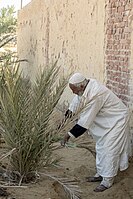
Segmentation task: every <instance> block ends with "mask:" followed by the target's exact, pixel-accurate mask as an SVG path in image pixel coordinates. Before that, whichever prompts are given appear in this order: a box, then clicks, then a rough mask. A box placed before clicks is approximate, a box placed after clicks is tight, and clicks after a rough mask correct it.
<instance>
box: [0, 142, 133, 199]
mask: <svg viewBox="0 0 133 199" xmlns="http://www.w3.org/2000/svg"><path fill="white" fill-rule="evenodd" d="M57 144H59V143H57ZM54 153H55V156H57V157H61V158H62V160H61V162H60V167H57V168H51V169H49V170H44V169H42V171H41V172H42V173H49V174H51V175H54V176H58V177H67V178H69V179H73V178H74V179H76V180H77V182H78V185H79V187H80V189H81V190H82V194H81V198H82V199H97V198H98V199H131V198H133V160H131V162H130V167H129V168H128V169H127V170H126V171H124V172H119V173H118V176H117V177H116V178H115V182H114V185H113V186H112V187H111V188H110V189H108V190H106V191H104V192H102V193H95V192H94V191H93V189H94V188H95V187H96V186H97V185H98V184H99V183H97V182H96V183H89V182H86V181H85V177H87V176H93V175H94V174H95V171H96V170H95V158H94V157H93V156H92V154H91V153H90V152H89V151H88V150H86V149H81V148H77V147H74V148H62V149H59V150H56V151H55V152H54ZM7 191H8V192H9V193H10V196H9V197H7V198H8V199H67V196H66V193H65V192H64V190H63V189H62V187H61V186H59V184H58V183H57V182H55V181H54V180H52V179H50V178H49V177H46V176H43V175H41V176H40V179H39V180H38V182H36V183H30V184H28V185H27V187H24V188H22V187H20V188H19V187H17V188H13V187H9V188H7ZM2 198H5V197H0V199H2Z"/></svg>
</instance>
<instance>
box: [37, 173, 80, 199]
mask: <svg viewBox="0 0 133 199" xmlns="http://www.w3.org/2000/svg"><path fill="white" fill-rule="evenodd" d="M39 174H40V175H44V176H47V177H49V178H52V179H53V180H54V181H56V182H58V183H59V184H60V185H61V186H62V187H63V189H64V191H65V192H66V195H67V196H68V198H70V199H81V193H82V191H81V190H80V188H79V186H78V184H77V181H76V180H70V179H68V178H61V177H55V176H53V175H50V174H46V173H40V172H39Z"/></svg>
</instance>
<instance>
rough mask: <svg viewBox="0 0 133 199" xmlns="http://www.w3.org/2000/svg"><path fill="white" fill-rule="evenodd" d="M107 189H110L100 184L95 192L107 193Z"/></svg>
mask: <svg viewBox="0 0 133 199" xmlns="http://www.w3.org/2000/svg"><path fill="white" fill-rule="evenodd" d="M106 189H108V188H107V187H105V186H104V185H103V184H100V185H99V186H97V187H96V188H95V189H94V191H95V192H102V191H105V190H106Z"/></svg>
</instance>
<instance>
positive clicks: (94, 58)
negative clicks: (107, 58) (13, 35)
mask: <svg viewBox="0 0 133 199" xmlns="http://www.w3.org/2000/svg"><path fill="white" fill-rule="evenodd" d="M104 4H105V2H104V0H100V1H97V0H63V1H62V0H58V1H57V0H49V1H47V0H43V1H42V0H33V1H32V2H31V3H30V4H28V5H27V6H26V7H24V8H23V9H22V10H20V11H19V13H18V54H19V57H20V58H21V59H27V60H28V64H27V63H23V67H24V68H25V73H28V74H30V75H31V76H32V78H33V79H34V76H35V74H36V70H37V67H38V66H45V65H46V64H47V63H49V62H51V61H54V60H56V59H57V58H58V57H59V63H58V65H61V66H62V67H63V68H64V69H65V70H66V71H68V69H69V68H71V70H74V71H81V72H82V73H84V74H85V75H86V76H90V77H95V78H97V79H99V80H100V81H104V15H105V5H104Z"/></svg>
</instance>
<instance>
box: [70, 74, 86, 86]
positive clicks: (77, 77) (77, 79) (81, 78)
mask: <svg viewBox="0 0 133 199" xmlns="http://www.w3.org/2000/svg"><path fill="white" fill-rule="evenodd" d="M85 79H86V78H85V77H84V76H83V75H82V74H81V73H75V74H74V75H72V76H71V77H70V79H69V84H78V83H81V82H83V81H84V80H85Z"/></svg>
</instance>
